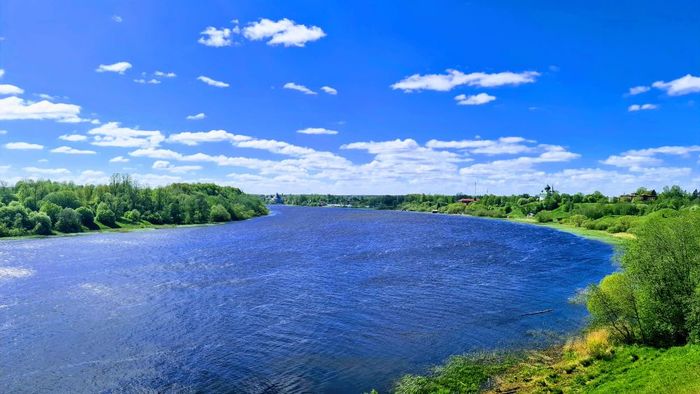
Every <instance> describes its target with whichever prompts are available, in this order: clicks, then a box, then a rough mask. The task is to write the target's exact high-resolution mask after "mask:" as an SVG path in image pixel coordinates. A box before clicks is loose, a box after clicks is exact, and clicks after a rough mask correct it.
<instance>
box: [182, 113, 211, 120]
mask: <svg viewBox="0 0 700 394" xmlns="http://www.w3.org/2000/svg"><path fill="white" fill-rule="evenodd" d="M206 117H207V115H206V114H205V113H204V112H200V113H198V114H196V115H187V117H185V119H187V120H202V119H204V118H206Z"/></svg>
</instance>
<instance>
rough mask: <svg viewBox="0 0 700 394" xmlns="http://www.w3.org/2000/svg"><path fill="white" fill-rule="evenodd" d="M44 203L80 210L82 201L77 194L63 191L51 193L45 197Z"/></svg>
mask: <svg viewBox="0 0 700 394" xmlns="http://www.w3.org/2000/svg"><path fill="white" fill-rule="evenodd" d="M44 201H48V202H52V203H54V204H56V205H58V206H60V207H61V208H73V209H75V208H78V207H79V206H80V200H79V199H78V196H77V195H76V194H75V192H73V191H70V190H61V191H57V192H53V193H49V194H48V195H47V196H46V197H44Z"/></svg>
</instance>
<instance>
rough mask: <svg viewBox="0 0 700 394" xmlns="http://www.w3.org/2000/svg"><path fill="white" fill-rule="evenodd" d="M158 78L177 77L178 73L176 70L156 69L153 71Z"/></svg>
mask: <svg viewBox="0 0 700 394" xmlns="http://www.w3.org/2000/svg"><path fill="white" fill-rule="evenodd" d="M153 75H155V76H156V77H158V78H175V77H177V74H175V73H174V72H165V71H156V72H154V73H153Z"/></svg>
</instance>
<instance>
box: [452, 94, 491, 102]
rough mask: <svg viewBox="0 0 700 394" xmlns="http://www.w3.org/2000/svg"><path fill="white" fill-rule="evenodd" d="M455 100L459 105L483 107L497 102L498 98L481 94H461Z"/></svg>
mask: <svg viewBox="0 0 700 394" xmlns="http://www.w3.org/2000/svg"><path fill="white" fill-rule="evenodd" d="M455 100H457V104H458V105H482V104H486V103H490V102H491V101H494V100H496V97H494V96H491V95H488V94H486V93H479V94H475V95H472V96H467V95H465V94H460V95H458V96H455Z"/></svg>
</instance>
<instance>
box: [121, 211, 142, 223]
mask: <svg viewBox="0 0 700 394" xmlns="http://www.w3.org/2000/svg"><path fill="white" fill-rule="evenodd" d="M124 218H125V219H126V220H128V221H130V222H131V223H138V222H140V221H141V212H139V210H138V209H132V210H131V211H128V212H127V213H125V214H124Z"/></svg>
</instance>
